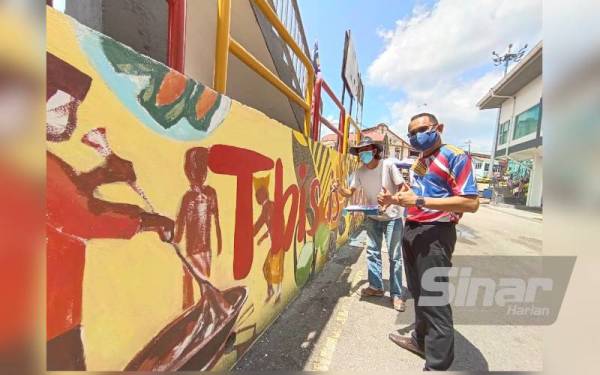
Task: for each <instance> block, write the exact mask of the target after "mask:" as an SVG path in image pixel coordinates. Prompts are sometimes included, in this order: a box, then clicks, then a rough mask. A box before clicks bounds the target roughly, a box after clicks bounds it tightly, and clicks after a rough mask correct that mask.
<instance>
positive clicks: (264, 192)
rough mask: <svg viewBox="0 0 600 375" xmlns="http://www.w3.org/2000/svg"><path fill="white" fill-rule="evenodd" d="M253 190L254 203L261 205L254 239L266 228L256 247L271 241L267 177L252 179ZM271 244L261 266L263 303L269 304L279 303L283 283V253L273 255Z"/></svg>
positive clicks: (271, 207) (270, 214) (271, 228)
mask: <svg viewBox="0 0 600 375" xmlns="http://www.w3.org/2000/svg"><path fill="white" fill-rule="evenodd" d="M254 190H255V198H256V202H257V203H258V204H259V205H261V211H260V216H259V217H258V219H256V222H255V223H254V236H255V237H256V236H257V235H258V234H259V232H260V231H261V229H262V228H263V227H266V231H265V232H264V233H263V234H262V236H260V237H259V238H258V241H257V243H256V244H257V245H258V246H260V244H261V243H262V242H263V241H264V240H266V239H267V238H269V239H271V240H272V239H273V236H272V231H273V225H272V222H271V218H272V216H273V201H272V200H269V176H266V177H261V178H254ZM273 250H274V249H273V244H272V243H271V248H270V249H269V253H268V254H267V258H266V259H265V263H264V265H263V274H264V276H265V280H266V281H267V298H266V300H265V302H269V301H270V300H271V299H272V298H273V297H275V302H279V298H280V296H281V283H282V281H283V259H284V258H283V255H284V252H283V251H279V252H277V253H275V252H274V251H273Z"/></svg>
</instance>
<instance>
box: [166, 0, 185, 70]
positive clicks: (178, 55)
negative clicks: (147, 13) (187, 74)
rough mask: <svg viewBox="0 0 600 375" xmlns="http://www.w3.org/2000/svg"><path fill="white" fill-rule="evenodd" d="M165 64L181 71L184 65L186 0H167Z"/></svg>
mask: <svg viewBox="0 0 600 375" xmlns="http://www.w3.org/2000/svg"><path fill="white" fill-rule="evenodd" d="M168 2H169V29H168V33H169V34H168V41H167V64H168V65H169V67H171V68H173V69H175V70H177V71H179V72H181V73H183V72H184V71H183V70H184V67H185V32H186V31H185V19H186V8H187V0H168Z"/></svg>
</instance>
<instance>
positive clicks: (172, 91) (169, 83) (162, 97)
mask: <svg viewBox="0 0 600 375" xmlns="http://www.w3.org/2000/svg"><path fill="white" fill-rule="evenodd" d="M186 83H187V79H186V78H185V76H184V75H183V74H181V73H179V72H176V71H174V70H171V71H170V72H169V73H167V74H165V77H164V78H163V81H162V83H161V84H160V88H159V89H158V93H157V94H156V105H157V106H163V105H169V104H173V103H174V102H175V101H176V100H177V99H179V97H181V95H182V94H183V92H184V91H185V86H186Z"/></svg>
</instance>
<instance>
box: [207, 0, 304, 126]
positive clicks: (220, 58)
mask: <svg viewBox="0 0 600 375" xmlns="http://www.w3.org/2000/svg"><path fill="white" fill-rule="evenodd" d="M252 1H254V4H256V6H257V7H258V8H259V9H260V11H261V12H262V13H263V15H264V16H265V18H266V19H267V20H268V21H269V22H270V23H271V25H272V26H273V28H274V29H275V30H276V31H277V33H278V34H279V36H280V37H281V39H282V40H283V41H284V42H285V44H286V45H287V47H288V48H290V50H291V51H292V52H293V53H294V55H295V56H297V58H298V60H299V61H300V62H301V63H302V65H303V66H304V68H305V69H306V78H305V79H304V88H305V89H304V97H301V96H300V95H298V94H297V93H296V92H295V91H294V90H293V89H292V88H290V87H289V86H288V85H286V84H285V82H283V81H282V80H281V79H280V78H279V77H278V76H277V75H276V74H274V73H273V72H271V70H269V69H268V68H267V67H266V66H265V65H264V64H263V63H261V62H260V61H259V60H258V59H257V58H256V57H255V56H254V55H252V54H251V53H250V52H248V51H247V50H246V49H245V48H244V47H243V46H242V45H241V44H240V43H238V42H237V41H236V40H235V39H234V38H233V37H232V36H231V0H219V1H218V14H217V45H216V53H215V71H214V81H213V87H214V88H215V90H217V91H218V92H220V93H225V89H226V87H227V66H228V60H229V52H231V53H232V54H233V55H234V56H236V57H237V58H238V59H240V61H242V62H243V63H244V64H246V65H247V66H248V67H249V68H251V69H252V70H254V71H255V72H256V73H258V74H259V75H260V76H261V77H263V78H264V79H265V80H267V81H268V82H269V83H270V84H272V85H273V86H275V88H277V89H278V90H279V91H281V93H283V94H284V95H285V96H287V97H288V98H289V99H290V100H292V101H294V102H296V103H297V104H298V105H299V106H300V107H302V109H303V110H304V134H305V135H306V136H307V137H308V136H309V135H310V134H309V130H310V118H311V116H310V115H311V107H312V99H313V87H314V80H315V71H314V68H313V65H312V62H311V61H310V58H309V57H308V56H307V54H306V53H305V52H304V51H302V49H301V48H300V46H299V45H298V43H297V42H296V40H295V39H294V38H293V37H292V34H290V32H289V31H288V30H287V29H286V26H285V25H284V24H283V23H282V22H281V20H280V18H279V16H278V15H277V13H276V12H275V11H274V10H273V8H272V7H271V5H269V3H268V1H267V0H252Z"/></svg>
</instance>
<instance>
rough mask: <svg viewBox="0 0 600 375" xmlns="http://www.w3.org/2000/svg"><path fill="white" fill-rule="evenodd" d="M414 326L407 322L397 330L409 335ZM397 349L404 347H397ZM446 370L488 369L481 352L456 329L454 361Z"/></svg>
mask: <svg viewBox="0 0 600 375" xmlns="http://www.w3.org/2000/svg"><path fill="white" fill-rule="evenodd" d="M414 327H415V325H414V323H413V324H409V325H407V326H404V327H403V328H400V329H399V330H397V332H398V333H400V334H401V335H404V336H409V335H410V333H411V331H412V330H413V329H414ZM398 350H404V349H402V348H400V347H398ZM448 371H489V365H488V362H487V360H486V359H485V357H484V356H483V353H481V351H480V350H479V349H477V347H476V346H475V345H473V344H472V343H471V342H470V341H469V339H467V338H466V337H465V336H463V335H462V334H461V333H460V332H458V331H457V330H454V362H453V363H452V366H450V368H449V369H448Z"/></svg>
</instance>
